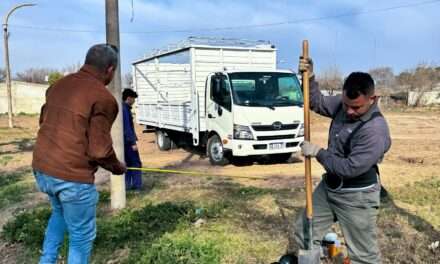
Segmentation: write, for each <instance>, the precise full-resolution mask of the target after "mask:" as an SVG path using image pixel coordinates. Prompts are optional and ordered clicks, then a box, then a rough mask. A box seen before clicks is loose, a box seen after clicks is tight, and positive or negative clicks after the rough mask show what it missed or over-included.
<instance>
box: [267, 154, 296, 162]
mask: <svg viewBox="0 0 440 264" xmlns="http://www.w3.org/2000/svg"><path fill="white" fill-rule="evenodd" d="M291 156H292V153H280V154H272V155H270V160H271V161H275V162H278V163H284V162H287V160H289V158H290V157H291Z"/></svg>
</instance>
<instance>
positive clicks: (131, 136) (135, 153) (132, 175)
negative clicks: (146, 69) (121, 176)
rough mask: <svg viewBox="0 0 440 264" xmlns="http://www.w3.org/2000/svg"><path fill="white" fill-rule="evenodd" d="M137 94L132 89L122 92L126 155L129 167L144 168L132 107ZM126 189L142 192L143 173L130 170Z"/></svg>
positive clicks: (126, 176)
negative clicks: (137, 142)
mask: <svg viewBox="0 0 440 264" xmlns="http://www.w3.org/2000/svg"><path fill="white" fill-rule="evenodd" d="M137 97H138V95H137V93H136V92H135V91H133V90H131V89H124V91H123V92H122V100H123V103H122V104H123V119H124V153H125V163H126V165H127V167H135V168H140V167H142V163H141V159H140V157H139V150H138V146H137V144H136V141H137V136H136V132H135V130H134V125H133V116H132V114H131V107H132V106H133V104H134V102H135V100H136V98H137ZM125 188H126V189H127V190H140V189H141V188H142V173H141V171H137V170H128V171H127V172H126V174H125Z"/></svg>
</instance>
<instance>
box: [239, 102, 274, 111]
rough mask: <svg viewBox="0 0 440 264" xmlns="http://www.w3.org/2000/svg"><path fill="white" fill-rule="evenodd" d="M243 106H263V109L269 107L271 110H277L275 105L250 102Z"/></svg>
mask: <svg viewBox="0 0 440 264" xmlns="http://www.w3.org/2000/svg"><path fill="white" fill-rule="evenodd" d="M243 104H244V105H247V106H262V107H267V108H269V109H271V110H275V107H274V106H273V105H266V104H260V103H257V102H249V101H245V102H244V103H243Z"/></svg>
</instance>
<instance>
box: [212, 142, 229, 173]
mask: <svg viewBox="0 0 440 264" xmlns="http://www.w3.org/2000/svg"><path fill="white" fill-rule="evenodd" d="M207 152H208V157H209V162H210V163H211V164H212V165H217V166H224V165H226V164H228V163H229V160H228V158H227V157H226V153H225V151H224V148H223V143H222V141H221V139H220V137H219V136H217V135H213V136H212V137H210V138H209V139H208V146H207Z"/></svg>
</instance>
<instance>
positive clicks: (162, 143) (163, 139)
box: [156, 130, 171, 151]
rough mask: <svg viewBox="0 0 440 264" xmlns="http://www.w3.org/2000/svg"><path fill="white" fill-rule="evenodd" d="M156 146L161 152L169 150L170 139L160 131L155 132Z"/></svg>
mask: <svg viewBox="0 0 440 264" xmlns="http://www.w3.org/2000/svg"><path fill="white" fill-rule="evenodd" d="M156 144H157V147H158V148H159V149H160V150H162V151H166V150H170V149H171V139H170V138H169V137H168V136H167V135H166V134H165V132H163V131H162V130H157V131H156Z"/></svg>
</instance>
